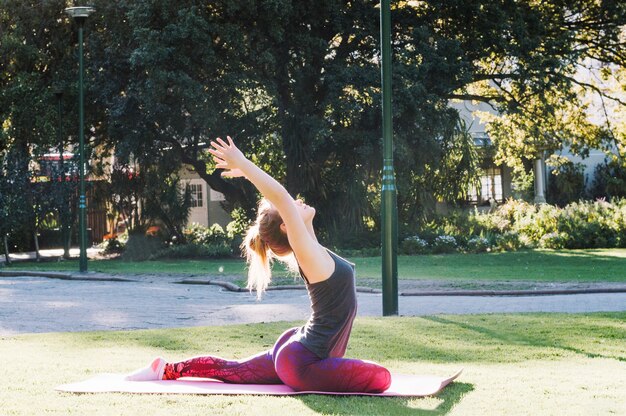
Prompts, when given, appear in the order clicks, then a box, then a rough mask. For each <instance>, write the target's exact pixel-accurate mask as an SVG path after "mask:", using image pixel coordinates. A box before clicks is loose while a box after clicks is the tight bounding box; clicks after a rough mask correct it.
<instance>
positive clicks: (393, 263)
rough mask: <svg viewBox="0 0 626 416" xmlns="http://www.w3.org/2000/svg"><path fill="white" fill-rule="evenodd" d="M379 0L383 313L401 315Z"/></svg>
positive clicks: (385, 34) (384, 13)
mask: <svg viewBox="0 0 626 416" xmlns="http://www.w3.org/2000/svg"><path fill="white" fill-rule="evenodd" d="M389 3H390V0H381V1H380V51H381V58H382V59H381V60H382V65H381V81H382V82H381V84H382V112H383V186H382V195H381V205H382V209H381V211H382V212H381V214H382V246H383V250H382V260H383V261H382V264H383V270H382V274H383V316H389V315H398V256H397V253H398V205H397V191H396V179H395V173H394V170H393V129H392V120H391V7H390V4H389Z"/></svg>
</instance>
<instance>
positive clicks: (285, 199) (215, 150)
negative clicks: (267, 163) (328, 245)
mask: <svg viewBox="0 0 626 416" xmlns="http://www.w3.org/2000/svg"><path fill="white" fill-rule="evenodd" d="M227 140H228V142H225V141H224V140H222V139H220V138H218V139H216V140H215V141H212V142H211V146H212V148H211V149H209V152H210V153H211V154H212V155H213V158H214V160H215V162H216V167H217V168H221V169H225V171H224V172H223V173H222V175H223V176H225V177H240V176H243V177H245V178H247V179H248V180H249V181H250V182H252V184H253V185H254V186H255V187H256V188H257V189H258V190H259V192H261V194H262V195H263V196H264V197H265V198H266V199H267V200H268V201H270V203H272V205H274V207H276V209H277V210H278V213H279V214H280V216H281V218H282V220H283V222H284V223H285V227H286V232H287V238H288V239H289V245H290V246H291V249H292V250H293V252H294V254H295V256H296V260H297V261H298V264H299V266H300V268H301V269H302V271H303V272H304V274H305V276H306V277H307V279H308V280H309V282H311V283H315V282H318V281H321V280H325V279H327V278H328V277H330V275H331V274H332V272H333V270H334V261H333V259H332V258H331V257H330V255H329V254H328V252H327V251H326V249H325V248H324V247H322V246H321V245H320V244H319V243H318V242H317V240H316V239H315V238H314V236H313V235H311V234H310V233H309V231H308V230H307V227H306V224H305V223H304V221H303V219H302V217H301V216H300V213H299V210H298V207H297V206H296V203H295V201H294V199H293V198H292V197H291V195H289V192H287V190H286V189H285V187H284V186H282V185H281V184H280V183H278V181H277V180H276V179H274V178H272V177H271V176H270V175H268V174H267V173H266V172H264V171H263V170H262V169H260V168H259V167H258V166H256V165H255V164H254V163H252V162H251V161H250V160H248V159H247V158H246V157H245V156H244V154H243V153H242V152H241V151H240V150H239V149H238V148H237V146H236V145H235V143H234V142H233V140H232V139H231V138H230V137H227Z"/></svg>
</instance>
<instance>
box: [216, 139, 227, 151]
mask: <svg viewBox="0 0 626 416" xmlns="http://www.w3.org/2000/svg"><path fill="white" fill-rule="evenodd" d="M217 141H218V142H219V143H220V144H221V145H222V147H224V148H228V147H229V145H228V144H227V143H226V142H225V141H224V140H222V139H221V138H220V137H218V138H217Z"/></svg>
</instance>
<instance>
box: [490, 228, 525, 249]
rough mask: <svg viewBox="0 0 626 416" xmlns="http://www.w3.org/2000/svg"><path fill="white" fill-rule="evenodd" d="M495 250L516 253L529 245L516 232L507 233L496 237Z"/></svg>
mask: <svg viewBox="0 0 626 416" xmlns="http://www.w3.org/2000/svg"><path fill="white" fill-rule="evenodd" d="M495 248H496V249H497V250H501V251H515V250H519V249H522V248H527V243H526V241H525V240H524V239H523V238H520V235H519V234H518V233H517V232H516V231H507V232H505V233H504V234H501V235H498V236H496V242H495Z"/></svg>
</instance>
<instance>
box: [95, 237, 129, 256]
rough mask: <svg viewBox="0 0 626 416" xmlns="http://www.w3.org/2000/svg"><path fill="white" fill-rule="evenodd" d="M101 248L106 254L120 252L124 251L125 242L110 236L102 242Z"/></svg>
mask: <svg viewBox="0 0 626 416" xmlns="http://www.w3.org/2000/svg"><path fill="white" fill-rule="evenodd" d="M100 248H101V249H102V252H103V253H104V254H119V253H122V252H124V248H125V244H124V243H122V242H121V241H120V240H118V239H117V238H115V237H113V238H109V239H107V240H104V241H103V242H102V243H101V244H100Z"/></svg>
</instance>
